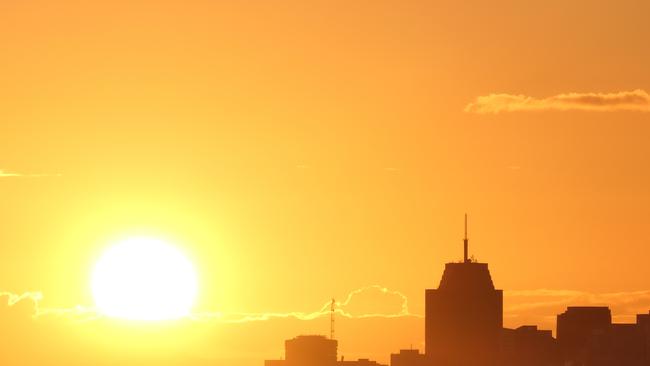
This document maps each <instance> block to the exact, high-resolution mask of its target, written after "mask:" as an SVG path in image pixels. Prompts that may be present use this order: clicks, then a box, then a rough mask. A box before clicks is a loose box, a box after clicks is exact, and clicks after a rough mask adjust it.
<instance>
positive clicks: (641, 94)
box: [465, 89, 650, 114]
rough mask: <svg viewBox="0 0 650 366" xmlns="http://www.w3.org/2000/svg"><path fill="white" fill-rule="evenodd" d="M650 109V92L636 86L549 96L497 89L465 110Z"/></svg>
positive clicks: (601, 110)
mask: <svg viewBox="0 0 650 366" xmlns="http://www.w3.org/2000/svg"><path fill="white" fill-rule="evenodd" d="M572 110H575V111H592V112H613V111H637V112H650V94H648V93H647V92H646V91H645V90H642V89H636V90H631V91H620V92H615V93H565V94H557V95H553V96H550V97H546V98H536V97H531V96H527V95H523V94H504V93H495V94H488V95H484V96H479V97H477V98H476V99H475V100H474V101H473V102H471V103H469V104H468V105H467V106H466V107H465V112H468V113H476V114H497V113H502V112H532V111H572Z"/></svg>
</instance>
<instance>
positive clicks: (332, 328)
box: [330, 299, 336, 339]
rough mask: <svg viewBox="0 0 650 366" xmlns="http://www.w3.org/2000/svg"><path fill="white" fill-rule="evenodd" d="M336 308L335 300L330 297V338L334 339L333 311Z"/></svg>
mask: <svg viewBox="0 0 650 366" xmlns="http://www.w3.org/2000/svg"><path fill="white" fill-rule="evenodd" d="M335 308H336V300H334V299H332V304H331V306H330V339H334V312H335Z"/></svg>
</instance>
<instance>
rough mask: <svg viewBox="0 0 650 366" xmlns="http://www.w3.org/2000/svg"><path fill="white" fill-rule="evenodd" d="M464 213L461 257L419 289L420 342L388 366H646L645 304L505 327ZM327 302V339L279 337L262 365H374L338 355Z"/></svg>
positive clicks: (575, 310) (648, 331) (649, 331)
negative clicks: (631, 311)
mask: <svg viewBox="0 0 650 366" xmlns="http://www.w3.org/2000/svg"><path fill="white" fill-rule="evenodd" d="M469 253H470V252H469V238H468V233H467V214H465V236H464V238H463V259H462V260H461V261H459V262H451V263H447V264H446V265H445V269H444V273H443V275H442V279H441V280H440V285H439V286H438V288H437V289H427V290H426V291H425V302H426V313H425V320H424V321H425V335H424V338H425V347H424V352H422V353H421V352H420V351H419V350H418V349H413V348H410V349H401V350H399V353H392V354H391V357H390V365H391V366H426V365H429V366H438V365H440V366H498V365H500V366H517V365H519V366H524V365H525V366H562V365H564V366H566V365H570V366H573V365H576V366H601V365H602V366H606V365H620V366H642V365H649V364H650V309H649V310H648V312H647V313H645V314H637V317H636V322H635V323H627V324H626V323H612V314H611V311H610V309H609V308H608V307H606V306H569V307H568V308H567V310H566V311H565V312H564V313H562V314H558V315H557V328H556V337H555V338H554V337H553V334H552V331H551V330H540V329H538V327H537V325H521V326H519V327H517V328H516V329H508V328H504V327H503V291H502V290H497V289H495V287H494V284H493V281H492V278H491V276H490V271H489V269H488V264H487V263H479V262H478V261H476V260H475V259H473V257H472V256H470V254H469ZM334 304H335V303H334V300H332V308H331V316H332V320H331V323H330V327H331V331H330V337H329V338H326V337H325V336H321V335H306V336H305V335H302V336H298V337H296V338H293V339H290V340H287V341H286V342H285V358H284V359H281V360H267V361H265V363H264V365H265V366H299V365H315V366H344V365H348V366H364V365H367V366H373V365H381V364H379V363H377V362H376V361H371V360H369V359H367V358H363V359H358V360H356V361H351V360H348V361H345V359H344V357H343V356H341V359H340V360H338V353H337V347H338V342H337V340H336V339H335V338H334V320H333V316H334V315H335V308H334Z"/></svg>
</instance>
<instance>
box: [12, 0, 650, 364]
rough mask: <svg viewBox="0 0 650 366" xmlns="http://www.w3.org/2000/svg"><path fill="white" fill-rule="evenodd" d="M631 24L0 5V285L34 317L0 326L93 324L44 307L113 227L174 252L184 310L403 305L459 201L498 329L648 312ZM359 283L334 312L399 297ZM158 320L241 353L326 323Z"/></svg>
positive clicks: (438, 5) (255, 359) (532, 17)
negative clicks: (559, 316)
mask: <svg viewBox="0 0 650 366" xmlns="http://www.w3.org/2000/svg"><path fill="white" fill-rule="evenodd" d="M647 14H650V2H648V1H646V0H619V1H600V0H572V1H566V0H562V1H560V0H550V1H515V0H492V1H466V2H458V1H433V0H431V1H377V0H374V1H370V0H368V1H360V0H359V1H356V0H355V1H246V2H243V1H218V2H216V1H156V2H153V1H151V2H147V1H124V2H122V1H117V2H106V3H105V4H99V2H82V1H29V2H27V1H3V2H1V3H0V54H1V55H2V57H0V85H1V87H0V98H1V99H0V170H1V171H0V202H1V203H2V205H1V206H0V222H1V223H2V224H1V225H0V248H1V251H0V292H1V291H7V292H10V293H13V294H22V293H24V292H27V291H39V292H41V293H42V295H43V298H42V300H40V301H38V304H39V307H40V308H41V309H53V308H57V309H59V313H57V314H59V315H57V316H56V319H55V320H53V319H49V318H48V316H42V317H37V318H36V319H35V320H32V319H31V318H29V316H28V314H27V315H26V314H25V311H22V310H21V311H18V310H20V309H18V307H19V306H21V304H22V306H23V307H24V301H27V300H24V301H22V302H19V303H18V304H17V305H15V306H11V307H0V311H1V312H2V313H1V315H0V320H3V321H4V323H3V324H7V326H2V330H0V332H3V331H4V332H5V333H6V334H4V335H2V338H1V339H11V338H13V337H12V336H11V334H15V333H16V332H18V333H20V334H23V333H24V334H25V335H26V336H25V338H26V340H25V341H24V342H25V343H20V344H21V346H20V347H17V348H16V347H13V348H12V349H14V350H23V349H30V346H28V345H29V344H32V343H37V342H42V343H48V342H46V341H44V340H43V339H42V338H41V337H40V336H39V337H38V339H37V338H30V337H31V336H29V334H31V333H29V332H28V331H24V332H23V330H22V329H23V328H22V327H23V326H25V327H29V328H30V329H32V328H34V327H35V328H36V329H37V330H35V331H36V332H38V333H39V334H50V335H49V336H51V337H54V338H56V339H59V340H62V341H64V342H69V343H70V344H73V345H74V344H75V343H74V342H75V341H73V339H77V338H76V337H80V338H84V339H86V338H85V337H83V336H81V335H80V334H85V333H84V332H90V333H94V331H92V329H94V328H93V326H96V327H97V329H104V327H112V326H113V325H106V324H104V322H105V321H104V320H102V321H96V320H91V321H90V324H89V323H88V322H87V321H84V322H83V324H84V325H83V326H80V325H75V324H78V323H77V321H78V319H77V320H74V321H71V320H69V319H67V316H65V315H60V314H61V313H62V312H65V310H69V313H74V312H75V311H74V308H75V306H77V305H79V306H82V307H84V308H90V307H92V306H93V300H92V297H91V294H90V285H89V273H90V272H91V270H92V267H93V264H94V263H95V261H96V260H97V258H98V256H99V254H100V253H101V251H102V250H104V249H105V248H106V247H107V246H110V245H111V243H114V242H116V241H119V240H120V239H121V238H126V237H129V236H132V235H149V236H155V237H159V238H164V239H166V240H168V241H170V242H172V243H174V244H175V245H177V246H179V247H181V248H182V249H183V251H185V252H186V253H188V255H189V256H190V258H191V260H192V261H193V262H194V263H195V265H196V267H197V270H198V272H199V281H200V295H199V299H198V302H197V307H196V310H197V312H210V313H214V312H220V313H224V314H233V313H256V314H265V313H290V312H305V313H310V312H314V311H318V310H319V309H320V307H321V305H323V304H324V303H325V302H327V301H328V299H330V298H331V297H332V296H334V297H336V298H337V299H340V300H341V301H343V300H345V297H346V296H347V295H348V293H350V292H351V291H353V290H355V289H359V288H363V287H365V286H370V285H375V284H377V285H380V286H382V287H383V286H385V287H387V288H388V289H391V290H394V291H399V293H400V294H403V295H404V296H406V297H407V298H408V302H409V309H410V312H411V313H413V314H422V313H423V308H424V299H423V297H424V296H423V295H424V289H425V288H432V287H436V286H437V285H438V281H439V279H440V275H441V274H442V270H443V265H444V263H445V262H449V261H454V260H458V259H460V257H461V255H462V246H461V245H462V241H461V239H462V215H463V213H465V212H468V213H469V215H470V251H471V253H473V254H474V255H475V256H476V257H477V258H478V259H479V260H481V261H486V262H489V263H490V268H491V270H492V277H493V279H494V281H495V284H496V285H497V287H499V288H503V289H505V290H512V291H516V292H506V295H505V296H506V299H505V303H506V304H505V305H506V316H505V322H506V325H507V326H518V325H522V324H526V323H531V322H532V323H540V324H543V325H544V326H545V327H547V328H549V327H552V326H553V324H554V323H553V321H552V318H550V317H551V316H553V315H555V314H556V313H557V312H559V311H560V310H561V309H562V307H563V306H565V305H566V304H568V303H572V302H577V301H579V302H589V303H592V302H593V303H602V302H607V303H612V304H613V310H614V313H615V314H619V315H624V316H629V315H631V314H634V313H635V312H636V311H641V310H643V309H645V310H644V311H647V309H648V308H650V294H649V293H648V292H646V290H649V289H648V283H647V278H648V277H650V267H649V266H648V265H647V255H648V249H647V248H648V245H649V244H650V240H649V239H648V235H647V231H648V230H647V228H648V222H649V220H650V190H649V188H648V187H650V169H649V168H648V157H649V156H650V144H648V141H650V113H649V112H650V96H648V94H647V91H650V72H649V71H648V65H650V48H649V47H648V46H647V40H648V39H649V38H650V27H649V26H648V22H647ZM539 289H547V291H539ZM533 290H536V291H533ZM616 293H625V294H627V295H625V296H621V295H620V294H619V295H616ZM364 296H367V299H369V298H373V299H375V297H377V301H366V302H365V303H363V302H357V305H356V306H357V307H356V308H355V309H354V311H355V312H356V313H355V314H366V313H376V312H380V313H385V314H393V315H398V314H399V313H400V311H401V304H402V303H401V301H402V297H400V296H399V295H396V294H392V295H391V293H382V292H381V291H377V289H370V290H368V291H365V292H362V293H361V295H359V296H358V297H357V300H358V299H361V298H362V297H364ZM373 296H374V297H373ZM5 297H6V298H7V299H9V295H7V296H4V297H2V300H3V302H4V298H5ZM558 298H559V299H560V300H559V301H557V299H558ZM549 304H550V305H552V306H551V307H549V306H550V305H549ZM349 305H350V306H353V305H354V301H352V302H351V303H350V304H349ZM547 305H548V306H547ZM27 313H29V311H27ZM66 314H67V313H66ZM71 316H72V317H77V316H79V314H74V315H71ZM16 317H21V318H26V319H29V321H26V320H24V319H22V320H17V319H14V318H16ZM44 318H48V319H44ZM400 321H401V323H400ZM95 322H101V324H96V325H93V324H95ZM346 322H347V325H346ZM364 322H372V325H367V326H368V327H378V328H379V329H381V327H392V328H390V329H394V333H393V334H385V332H380V331H377V332H374V333H370V334H373V335H368V333H367V332H366V331H364V329H365V328H364V327H365V325H363V326H362V325H361V324H367V323H364ZM339 323H340V324H341V325H340V327H341V328H342V329H341V330H340V331H339V332H338V333H337V334H338V337H339V340H340V342H341V348H342V349H343V350H347V353H349V354H354V355H355V356H366V357H371V358H374V359H379V360H382V361H386V360H387V358H388V354H389V353H390V352H395V351H398V348H399V347H403V348H406V347H408V346H409V345H410V344H414V345H416V346H420V347H421V342H422V339H423V334H422V326H421V324H420V323H422V320H421V319H417V318H412V317H406V318H403V319H402V318H395V319H382V318H377V319H366V320H360V319H341V320H340V321H339ZM25 324H28V325H25ZM182 327H183V329H184V330H182V332H185V333H183V334H193V336H194V338H192V339H195V340H196V342H194V343H193V344H192V345H191V346H187V347H188V348H190V349H192V351H191V352H189V353H191V354H192V355H199V356H196V357H206V358H216V359H219V358H228V359H230V358H238V357H239V356H241V357H239V358H241V359H247V360H248V361H246V360H243V361H242V360H239V361H237V362H242V364H247V365H261V361H260V360H261V359H262V358H263V357H279V356H281V352H282V345H283V341H284V339H285V338H287V337H292V336H295V335H298V334H299V333H301V332H306V333H309V332H320V333H323V334H326V333H328V332H329V323H328V321H326V320H324V319H317V320H313V321H306V320H305V321H295V320H285V321H280V320H277V319H276V320H270V321H255V322H252V321H251V322H245V323H241V324H235V325H233V324H228V325H224V324H222V323H219V322H216V323H215V322H210V321H203V320H202V321H201V322H200V325H196V324H194V325H192V324H189V325H187V324H185V325H183V326H182ZM59 328H64V329H65V330H62V331H61V332H63V333H64V335H62V336H60V337H59V336H55V335H52V334H54V333H56V332H58V331H59V330H53V329H59ZM81 328H83V329H81ZM185 328H187V329H185ZM190 328H191V329H190ZM39 329H40V330H39ZM42 329H48V330H47V331H42ZM149 331H150V330H146V329H145V330H142V332H149ZM175 331H176V330H175ZM21 332H22V333H21ZM107 332H108V334H112V333H110V331H107ZM116 332H118V331H116ZM170 332H171V331H170ZM163 333H164V332H163ZM56 334H58V333H56ZM364 334H365V335H364ZM226 335H228V336H226ZM238 335H239V336H241V337H240V338H237V336H238ZM362 335H364V336H363V338H364V339H363V341H361V340H360V338H362ZM66 337H70V338H66ZM160 337H161V338H164V337H162V336H160ZM170 337H171V336H170ZM91 338H92V337H91ZM97 338H100V337H99V336H98V337H97ZM102 339H103V338H102ZM217 340H220V341H222V342H224V343H219V342H217ZM237 340H239V341H240V342H251V343H250V344H249V345H247V346H244V345H241V343H237ZM15 342H19V341H15ZM21 342H22V341H21ZM84 342H87V343H88V342H90V341H87V340H86V341H84ZM110 342H111V341H110V339H104V340H102V341H98V342H97V343H101V344H102V346H101V347H108V349H112V350H116V349H118V350H119V349H120V348H119V347H121V346H118V345H117V344H115V345H112V344H111V343H110ZM116 342H117V341H116ZM160 342H162V343H164V342H169V340H164V341H163V340H161V341H160ZM162 343H155V342H154V341H152V344H154V345H153V346H151V347H153V348H156V347H162V346H161V344H162ZM39 344H40V343H39ZM84 344H85V343H84ZM220 344H223V346H222V347H220V346H219V345H220ZM120 345H121V343H120ZM384 345H385V346H386V347H389V348H384V349H379V346H384ZM96 346H97V345H94V346H92V347H91V346H88V347H89V348H88V351H87V352H85V353H84V352H82V354H86V355H92V354H93V353H92V352H94V351H90V349H95V348H93V347H96ZM98 347H99V346H98ZM237 347H241V348H237ZM250 347H252V348H253V349H254V350H255V352H253V351H250V352H248V351H246V349H247V348H250ZM262 347H265V348H262ZM373 347H374V348H373ZM145 348H146V347H145ZM7 349H9V348H7ZM183 349H184V350H185V348H183ZM147 352H148V351H147ZM147 352H145V353H147ZM183 352H185V351H183ZM153 353H155V352H153ZM10 354H12V355H13V353H10ZM183 354H185V353H183ZM238 355H239V356H238ZM11 357H12V356H10V359H11V360H14V361H15V362H18V361H17V360H18V359H19V358H18V356H15V357H14V358H11ZM88 357H90V356H88ZM346 358H347V357H346ZM23 362H26V361H24V359H23ZM233 362H234V361H233ZM246 362H248V363H246ZM197 364H198V363H197Z"/></svg>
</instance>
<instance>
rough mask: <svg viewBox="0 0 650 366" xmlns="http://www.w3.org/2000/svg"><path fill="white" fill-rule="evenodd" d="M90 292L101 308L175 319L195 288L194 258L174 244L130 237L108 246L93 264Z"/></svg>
mask: <svg viewBox="0 0 650 366" xmlns="http://www.w3.org/2000/svg"><path fill="white" fill-rule="evenodd" d="M92 293H93V297H94V300H95V304H96V306H97V308H98V310H99V311H100V312H101V313H102V314H104V315H106V316H110V317H115V318H121V319H129V320H147V321H155V320H168V319H177V318H181V317H183V316H186V315H188V314H189V313H190V310H191V308H192V305H193V303H194V299H195V297H196V293H197V278H196V272H195V270H194V267H193V265H192V263H191V262H190V261H189V260H188V259H187V258H186V257H185V255H183V253H181V252H180V251H179V250H178V249H176V248H174V247H173V246H171V245H169V244H167V243H165V242H163V241H160V240H156V239H152V238H131V239H128V240H125V241H123V242H120V243H118V244H117V245H115V246H112V247H110V248H109V249H108V250H107V251H106V252H105V253H103V255H102V256H101V258H100V260H99V261H98V262H97V264H96V265H95V268H94V270H93V274H92Z"/></svg>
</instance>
